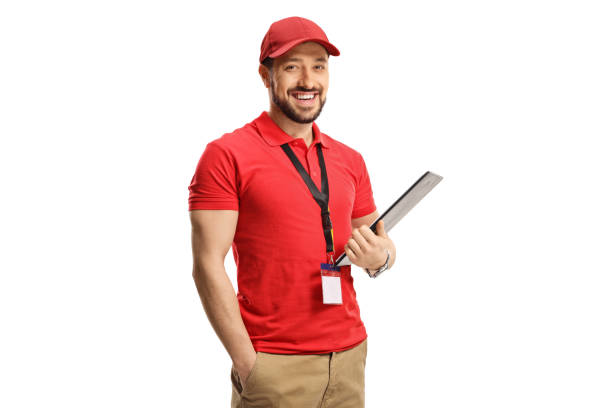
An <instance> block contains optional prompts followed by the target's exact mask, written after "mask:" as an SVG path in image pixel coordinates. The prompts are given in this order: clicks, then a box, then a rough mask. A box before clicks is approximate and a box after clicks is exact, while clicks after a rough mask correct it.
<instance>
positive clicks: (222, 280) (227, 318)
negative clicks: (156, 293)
mask: <svg viewBox="0 0 612 408" xmlns="http://www.w3.org/2000/svg"><path fill="white" fill-rule="evenodd" d="M193 278H194V281H195V284H196V287H197V289H198V293H199V294H200V299H201V301H202V305H203V306H204V310H205V312H206V315H207V316H208V320H209V321H210V323H211V325H212V327H213V329H214V330H215V332H216V333H217V336H218V337H219V339H220V340H221V343H223V346H224V347H225V349H226V350H227V352H228V353H229V355H230V357H231V359H232V362H233V363H234V365H235V366H237V367H238V366H241V365H242V364H243V362H245V361H248V360H249V356H251V355H252V354H253V353H254V352H255V350H254V348H253V344H252V343H251V339H250V338H249V334H248V332H247V330H246V327H245V326H244V322H243V321H242V316H241V315H240V308H239V306H238V300H237V299H236V293H235V292H234V288H233V286H232V283H231V281H230V280H229V278H228V276H227V273H226V271H225V267H224V266H223V262H222V261H221V262H214V263H213V262H208V263H207V264H205V265H204V264H200V265H196V266H194V270H193Z"/></svg>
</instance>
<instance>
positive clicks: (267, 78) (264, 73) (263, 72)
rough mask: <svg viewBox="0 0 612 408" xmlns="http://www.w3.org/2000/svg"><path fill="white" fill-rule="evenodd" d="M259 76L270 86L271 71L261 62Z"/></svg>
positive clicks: (267, 86)
mask: <svg viewBox="0 0 612 408" xmlns="http://www.w3.org/2000/svg"><path fill="white" fill-rule="evenodd" d="M259 76H260V77H261V80H262V81H263V83H264V85H265V87H266V88H270V72H269V71H268V68H266V66H265V65H263V64H259Z"/></svg>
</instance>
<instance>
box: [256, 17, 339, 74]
mask: <svg viewBox="0 0 612 408" xmlns="http://www.w3.org/2000/svg"><path fill="white" fill-rule="evenodd" d="M306 41H314V42H317V43H319V44H321V45H322V46H324V47H325V49H327V52H329V53H330V55H334V56H336V57H337V56H338V55H340V51H338V49H337V48H336V47H334V46H333V45H332V44H331V43H330V42H329V40H328V39H327V36H326V35H325V32H324V31H323V30H322V29H321V27H319V26H318V25H316V24H315V23H314V22H313V21H310V20H308V19H305V18H302V17H288V18H284V19H282V20H279V21H276V22H274V23H272V25H270V28H269V29H268V32H267V33H266V36H265V37H264V39H263V41H262V42H261V54H260V55H259V62H260V63H262V62H263V60H265V59H266V58H267V57H270V58H276V57H278V56H280V55H283V54H284V53H286V52H287V51H289V50H290V49H291V48H293V47H295V46H296V45H298V44H301V43H303V42H306Z"/></svg>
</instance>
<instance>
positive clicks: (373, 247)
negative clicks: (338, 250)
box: [344, 220, 395, 269]
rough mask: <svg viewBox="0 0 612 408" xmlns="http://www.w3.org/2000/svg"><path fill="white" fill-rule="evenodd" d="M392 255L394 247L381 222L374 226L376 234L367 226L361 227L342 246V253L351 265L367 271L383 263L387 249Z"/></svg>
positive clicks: (354, 230)
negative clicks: (344, 253)
mask: <svg viewBox="0 0 612 408" xmlns="http://www.w3.org/2000/svg"><path fill="white" fill-rule="evenodd" d="M391 248H393V253H394V252H395V246H394V245H393V241H391V239H389V236H388V235H387V233H386V232H385V226H384V223H383V221H382V220H380V221H379V222H378V223H377V224H376V234H374V233H373V232H372V230H370V228H369V227H368V226H367V225H362V226H361V227H359V228H355V229H353V233H352V236H351V238H350V239H349V240H348V242H347V243H346V245H345V246H344V252H346V256H348V258H349V260H350V261H351V263H352V264H353V265H357V266H360V267H362V268H367V269H378V268H380V267H381V266H383V264H384V263H385V260H386V259H387V252H386V251H385V249H388V250H389V252H391V251H392V250H391Z"/></svg>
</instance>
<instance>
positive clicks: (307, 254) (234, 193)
mask: <svg viewBox="0 0 612 408" xmlns="http://www.w3.org/2000/svg"><path fill="white" fill-rule="evenodd" d="M312 128H313V131H314V132H313V133H314V140H313V143H311V145H310V146H309V147H306V143H305V142H304V140H303V139H294V138H292V137H291V136H289V135H287V134H286V133H285V132H283V130H282V129H281V128H279V127H278V126H277V125H276V123H275V122H274V121H273V120H272V119H271V118H270V116H269V115H268V113H267V112H265V111H264V112H263V113H262V114H261V115H260V116H259V117H258V118H257V119H255V120H254V121H252V122H251V123H248V124H246V125H245V126H243V127H242V128H240V129H237V130H235V131H233V132H232V133H228V134H225V135H223V136H222V137H220V138H218V139H216V140H213V141H212V142H210V143H208V145H207V146H206V149H205V150H204V153H203V154H202V157H201V158H200V161H199V162H198V165H197V168H196V171H195V174H194V176H193V179H192V180H191V184H190V186H189V210H221V209H223V210H236V211H238V224H237V226H236V233H235V235H234V242H233V243H232V251H233V254H234V260H235V261H236V266H237V271H238V272H237V273H238V277H237V281H238V293H237V297H238V304H239V305H240V313H241V315H242V320H243V321H244V324H245V326H246V329H247V331H248V333H249V336H250V338H251V341H252V343H253V347H254V348H255V350H256V351H263V352H268V353H281V354H318V353H329V352H332V351H341V350H346V349H348V348H351V347H353V346H355V345H356V344H358V343H360V342H361V341H363V340H364V339H365V338H366V337H367V333H366V330H365V326H364V324H363V322H362V321H361V317H360V314H359V306H358V305H357V299H356V296H355V290H354V288H353V278H352V276H351V267H350V266H345V267H342V274H341V275H342V276H341V285H342V302H343V303H342V304H341V305H326V304H323V293H322V287H321V271H320V264H321V263H322V262H325V260H326V256H325V238H324V236H323V227H322V224H321V209H320V207H319V206H318V205H317V203H316V201H315V200H314V199H313V197H312V195H311V193H310V191H309V190H308V187H307V186H306V184H305V183H304V181H303V180H302V178H301V177H300V175H299V173H298V172H297V171H296V169H295V167H294V166H293V164H292V163H291V161H290V160H289V158H288V157H287V156H286V154H285V152H284V151H283V150H282V148H281V147H280V145H281V144H283V143H286V142H290V143H289V146H290V147H291V149H292V150H293V151H294V152H295V154H296V156H297V157H298V159H299V160H300V162H301V163H302V165H303V166H304V168H305V169H306V171H307V172H308V173H309V175H310V177H311V178H312V179H313V181H314V183H315V184H316V185H317V188H319V190H320V189H321V172H320V169H319V160H318V158H317V149H316V144H317V143H320V144H321V145H322V147H323V149H322V150H323V156H324V158H325V164H326V168H327V174H328V180H329V195H330V197H329V207H330V214H331V220H332V224H333V228H334V245H335V250H336V257H337V256H339V255H340V254H341V253H342V252H344V245H345V244H346V242H347V241H348V239H349V238H350V235H351V218H358V217H363V216H365V215H368V214H371V213H372V212H374V211H375V210H376V206H375V204H374V198H373V195H372V187H371V185H370V178H369V176H368V171H367V169H366V165H365V163H364V161H363V158H362V157H361V155H360V154H359V153H358V152H357V151H355V150H353V149H351V148H350V147H348V146H346V145H344V144H342V143H340V142H338V141H336V140H334V139H332V138H331V137H329V136H327V135H326V134H324V133H321V132H320V131H319V128H318V127H317V125H316V124H315V123H313V125H312ZM359 270H360V271H361V269H359Z"/></svg>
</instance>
